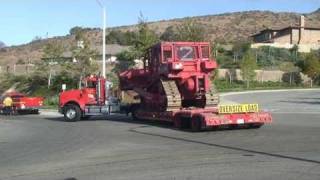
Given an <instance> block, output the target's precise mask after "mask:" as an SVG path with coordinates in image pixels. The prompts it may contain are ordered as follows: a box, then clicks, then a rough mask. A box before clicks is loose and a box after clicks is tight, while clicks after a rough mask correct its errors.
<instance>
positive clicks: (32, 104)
mask: <svg viewBox="0 0 320 180" xmlns="http://www.w3.org/2000/svg"><path fill="white" fill-rule="evenodd" d="M7 96H10V97H11V98H12V100H13V107H12V108H13V111H14V112H16V113H18V114H20V113H32V114H38V113H39V108H41V107H42V106H43V98H42V97H28V96H26V95H25V94H22V93H19V92H8V93H5V94H4V95H3V98H4V97H7ZM3 98H1V99H0V110H1V111H2V108H3V104H2V103H3Z"/></svg>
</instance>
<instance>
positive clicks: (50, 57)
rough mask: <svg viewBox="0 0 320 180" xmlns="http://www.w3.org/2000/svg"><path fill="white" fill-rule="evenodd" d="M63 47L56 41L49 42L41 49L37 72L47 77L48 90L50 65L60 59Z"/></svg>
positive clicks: (50, 73) (50, 76)
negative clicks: (41, 54) (41, 55)
mask: <svg viewBox="0 0 320 180" xmlns="http://www.w3.org/2000/svg"><path fill="white" fill-rule="evenodd" d="M62 53H63V46H62V44H60V43H59V42H58V41H50V42H49V43H47V44H46V45H45V47H44V49H43V58H42V62H41V63H40V64H38V68H37V72H40V73H41V74H45V75H46V76H48V88H49V87H50V86H51V79H52V65H54V64H58V63H59V62H60V61H61V59H62Z"/></svg>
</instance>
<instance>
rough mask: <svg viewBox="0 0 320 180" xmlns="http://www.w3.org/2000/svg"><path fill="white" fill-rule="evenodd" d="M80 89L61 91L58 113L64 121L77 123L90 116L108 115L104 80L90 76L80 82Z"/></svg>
mask: <svg viewBox="0 0 320 180" xmlns="http://www.w3.org/2000/svg"><path fill="white" fill-rule="evenodd" d="M81 84H82V87H81V88H80V89H72V90H68V91H62V92H61V93H60V95H59V112H60V113H62V114H64V117H65V120H66V121H78V120H80V119H82V118H87V117H88V116H91V115H99V114H105V113H108V106H107V104H106V94H107V89H108V88H106V80H105V78H103V77H101V76H97V75H91V76H89V77H87V78H84V79H83V80H82V83H81Z"/></svg>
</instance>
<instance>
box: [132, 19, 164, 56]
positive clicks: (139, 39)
mask: <svg viewBox="0 0 320 180" xmlns="http://www.w3.org/2000/svg"><path fill="white" fill-rule="evenodd" d="M159 40H160V39H159V37H158V36H157V34H156V33H155V32H154V31H152V30H150V28H149V26H148V24H147V21H146V19H145V18H144V17H143V15H142V14H141V15H140V17H139V25H138V32H137V33H136V36H135V37H134V38H133V40H132V44H133V49H132V50H131V52H132V53H134V57H135V58H137V59H140V58H143V57H144V55H145V53H146V51H147V49H148V48H150V47H151V46H152V45H154V44H155V43H157V42H159Z"/></svg>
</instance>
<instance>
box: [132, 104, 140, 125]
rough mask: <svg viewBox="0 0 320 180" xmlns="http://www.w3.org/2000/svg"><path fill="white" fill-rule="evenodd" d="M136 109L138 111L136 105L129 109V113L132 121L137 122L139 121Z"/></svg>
mask: <svg viewBox="0 0 320 180" xmlns="http://www.w3.org/2000/svg"><path fill="white" fill-rule="evenodd" d="M138 109H139V106H138V105H133V106H132V107H131V108H130V111H131V117H132V119H133V120H134V121H139V120H140V119H139V118H138V116H137V112H138Z"/></svg>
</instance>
